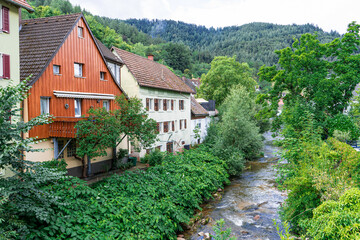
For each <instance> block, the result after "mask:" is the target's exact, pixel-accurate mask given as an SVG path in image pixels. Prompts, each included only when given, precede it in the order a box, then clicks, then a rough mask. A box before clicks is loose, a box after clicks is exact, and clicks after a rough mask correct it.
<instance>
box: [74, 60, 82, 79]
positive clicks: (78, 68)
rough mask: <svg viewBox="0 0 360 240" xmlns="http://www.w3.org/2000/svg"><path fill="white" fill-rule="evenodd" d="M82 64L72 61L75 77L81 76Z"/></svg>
mask: <svg viewBox="0 0 360 240" xmlns="http://www.w3.org/2000/svg"><path fill="white" fill-rule="evenodd" d="M83 66H84V64H81V63H74V75H75V77H83Z"/></svg>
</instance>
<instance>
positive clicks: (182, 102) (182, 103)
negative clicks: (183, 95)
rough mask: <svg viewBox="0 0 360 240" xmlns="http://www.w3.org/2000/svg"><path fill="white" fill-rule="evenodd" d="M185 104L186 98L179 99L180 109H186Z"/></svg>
mask: <svg viewBox="0 0 360 240" xmlns="http://www.w3.org/2000/svg"><path fill="white" fill-rule="evenodd" d="M184 109H185V106H184V100H179V110H184Z"/></svg>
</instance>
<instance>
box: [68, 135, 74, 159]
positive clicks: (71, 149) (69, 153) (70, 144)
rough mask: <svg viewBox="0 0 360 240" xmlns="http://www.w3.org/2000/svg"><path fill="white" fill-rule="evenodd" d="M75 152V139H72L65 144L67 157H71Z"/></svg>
mask: <svg viewBox="0 0 360 240" xmlns="http://www.w3.org/2000/svg"><path fill="white" fill-rule="evenodd" d="M75 154H76V141H75V139H72V140H71V142H70V143H69V145H68V146H67V154H66V156H67V157H73V156H74V155H75Z"/></svg>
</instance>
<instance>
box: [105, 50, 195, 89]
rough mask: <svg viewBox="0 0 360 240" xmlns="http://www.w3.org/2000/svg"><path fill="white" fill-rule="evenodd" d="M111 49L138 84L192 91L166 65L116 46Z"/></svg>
mask: <svg viewBox="0 0 360 240" xmlns="http://www.w3.org/2000/svg"><path fill="white" fill-rule="evenodd" d="M112 50H114V51H115V53H116V54H117V55H118V56H119V57H120V58H121V59H122V60H123V62H124V63H125V64H126V66H127V67H128V68H129V70H130V72H131V73H132V75H133V76H134V78H135V79H136V81H137V82H138V84H139V85H140V86H142V87H150V88H159V89H165V90H170V91H176V92H184V93H193V90H192V89H191V88H189V87H188V86H187V85H186V84H185V83H184V82H183V81H181V79H180V78H179V77H177V76H176V75H175V74H174V73H173V72H172V71H171V70H170V69H168V68H167V67H166V66H164V65H162V64H160V63H157V62H155V61H153V60H150V59H147V58H144V57H141V56H139V55H136V54H134V53H130V52H127V51H125V50H122V49H119V48H116V47H112Z"/></svg>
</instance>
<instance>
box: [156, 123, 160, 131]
mask: <svg viewBox="0 0 360 240" xmlns="http://www.w3.org/2000/svg"><path fill="white" fill-rule="evenodd" d="M156 131H157V133H159V132H160V124H159V123H156Z"/></svg>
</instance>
